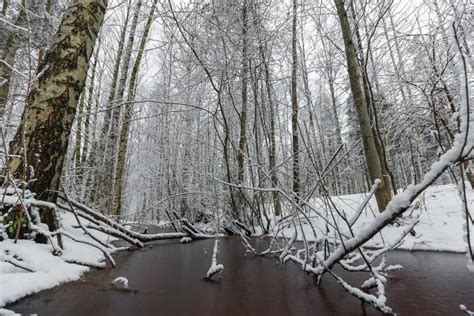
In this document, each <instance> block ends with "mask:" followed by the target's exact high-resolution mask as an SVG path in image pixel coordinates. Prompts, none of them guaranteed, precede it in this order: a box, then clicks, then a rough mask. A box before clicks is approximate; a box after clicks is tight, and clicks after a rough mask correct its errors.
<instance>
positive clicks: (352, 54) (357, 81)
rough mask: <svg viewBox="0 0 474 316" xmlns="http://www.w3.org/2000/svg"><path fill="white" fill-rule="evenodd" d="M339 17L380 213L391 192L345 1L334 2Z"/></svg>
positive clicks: (353, 95)
mask: <svg viewBox="0 0 474 316" xmlns="http://www.w3.org/2000/svg"><path fill="white" fill-rule="evenodd" d="M334 2H335V4H336V8H337V14H338V16H339V23H340V25H341V30H342V35H343V37H344V47H345V51H346V60H347V70H348V73H349V80H350V85H351V92H352V98H353V99H354V106H355V109H356V112H357V116H358V119H359V125H360V132H361V135H362V142H363V145H364V153H365V158H366V162H367V168H368V172H369V177H370V180H371V181H372V183H373V182H374V181H375V180H376V179H380V180H381V183H380V185H379V189H378V190H377V192H376V193H375V197H376V200H377V205H378V207H379V211H380V212H383V211H384V210H385V207H386V206H387V204H388V202H389V201H390V191H389V190H388V188H387V186H386V185H385V181H383V180H384V178H383V172H382V166H381V164H380V159H379V156H378V154H377V148H376V146H375V139H374V135H373V133H372V128H371V126H370V118H369V113H368V111H367V101H366V98H365V94H364V90H363V88H362V86H361V80H362V78H361V73H360V69H359V65H358V63H357V56H356V49H355V45H354V43H353V40H352V32H351V27H350V24H349V19H348V17H347V12H346V9H345V8H344V1H343V0H334Z"/></svg>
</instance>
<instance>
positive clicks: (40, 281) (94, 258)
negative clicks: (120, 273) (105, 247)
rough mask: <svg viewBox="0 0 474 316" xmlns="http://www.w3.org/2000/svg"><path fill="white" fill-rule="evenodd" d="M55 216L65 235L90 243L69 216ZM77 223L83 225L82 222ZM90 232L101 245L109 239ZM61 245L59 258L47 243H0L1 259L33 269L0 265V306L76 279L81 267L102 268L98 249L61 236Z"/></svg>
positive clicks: (82, 269)
mask: <svg viewBox="0 0 474 316" xmlns="http://www.w3.org/2000/svg"><path fill="white" fill-rule="evenodd" d="M59 216H60V220H61V223H62V227H63V229H64V230H65V231H66V232H67V233H69V234H71V235H72V236H75V237H77V238H80V239H83V240H87V241H91V242H94V241H93V240H92V239H91V238H90V237H89V236H87V235H85V234H84V232H83V231H82V230H81V229H80V228H74V227H73V226H75V225H77V222H76V220H75V218H74V215H73V214H71V213H68V212H59ZM81 221H82V222H83V223H87V221H86V220H85V219H81ZM91 233H93V234H94V236H95V237H96V238H97V239H99V240H101V241H103V242H105V243H107V242H110V241H112V240H113V239H112V238H110V237H109V236H108V235H106V234H103V233H101V232H96V231H91ZM63 245H64V250H63V254H62V256H54V255H53V248H52V247H51V245H50V244H37V243H35V242H34V241H32V240H18V242H17V243H16V244H15V243H14V242H13V240H11V239H7V240H4V241H2V242H0V255H1V256H6V255H8V256H9V257H14V258H16V259H17V260H20V262H21V263H22V264H23V265H24V266H26V267H32V268H34V272H28V271H26V270H24V269H21V268H18V267H15V266H13V265H11V264H8V263H5V262H1V263H0V284H1V286H0V307H3V306H5V305H6V304H8V303H12V302H15V301H16V300H18V299H20V298H22V297H24V296H26V295H30V294H33V293H36V292H39V291H42V290H46V289H49V288H52V287H54V286H57V285H59V284H61V283H65V282H70V281H74V280H77V279H79V278H80V277H81V276H82V275H83V274H84V273H85V272H87V271H89V269H90V268H89V267H87V266H84V264H85V265H90V266H105V262H104V259H105V258H104V254H103V253H102V252H101V251H100V250H98V249H96V248H93V247H91V246H88V245H86V244H80V243H77V242H74V241H72V240H70V239H69V238H65V237H63ZM70 262H77V263H81V264H82V265H79V264H73V263H70ZM5 289H8V290H5ZM0 315H1V313H0Z"/></svg>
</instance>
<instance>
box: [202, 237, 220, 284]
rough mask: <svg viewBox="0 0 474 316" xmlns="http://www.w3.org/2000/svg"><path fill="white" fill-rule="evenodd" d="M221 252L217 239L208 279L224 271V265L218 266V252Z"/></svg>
mask: <svg viewBox="0 0 474 316" xmlns="http://www.w3.org/2000/svg"><path fill="white" fill-rule="evenodd" d="M218 250H219V239H218V238H216V240H215V241H214V250H213V252H212V262H211V266H210V267H209V270H208V271H207V274H206V276H207V278H209V279H210V278H212V276H214V275H215V274H217V273H219V272H222V271H224V266H223V265H222V264H217V252H218Z"/></svg>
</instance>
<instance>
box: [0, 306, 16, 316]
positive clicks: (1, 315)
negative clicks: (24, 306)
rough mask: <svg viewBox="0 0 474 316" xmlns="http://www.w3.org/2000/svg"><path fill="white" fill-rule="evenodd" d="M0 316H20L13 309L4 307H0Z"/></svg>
mask: <svg viewBox="0 0 474 316" xmlns="http://www.w3.org/2000/svg"><path fill="white" fill-rule="evenodd" d="M0 316H21V314H17V313H15V312H14V311H12V310H9V309H6V308H0Z"/></svg>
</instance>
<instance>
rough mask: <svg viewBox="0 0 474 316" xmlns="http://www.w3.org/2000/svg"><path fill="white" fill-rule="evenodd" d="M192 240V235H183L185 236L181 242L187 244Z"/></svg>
mask: <svg viewBox="0 0 474 316" xmlns="http://www.w3.org/2000/svg"><path fill="white" fill-rule="evenodd" d="M191 241H193V239H192V238H191V237H183V238H181V240H180V241H179V242H180V243H182V244H187V243H189V242H191Z"/></svg>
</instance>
